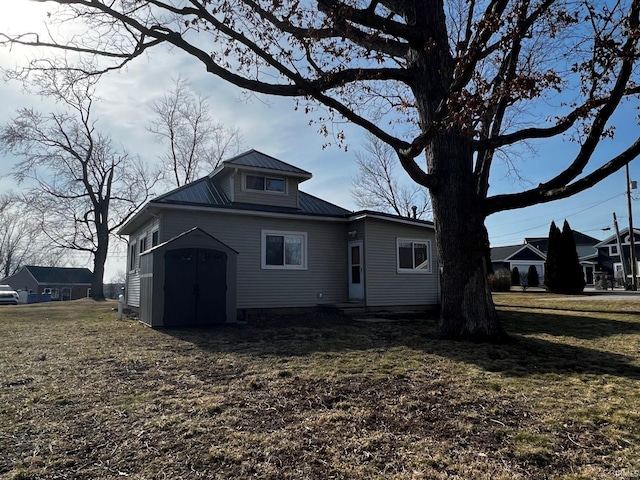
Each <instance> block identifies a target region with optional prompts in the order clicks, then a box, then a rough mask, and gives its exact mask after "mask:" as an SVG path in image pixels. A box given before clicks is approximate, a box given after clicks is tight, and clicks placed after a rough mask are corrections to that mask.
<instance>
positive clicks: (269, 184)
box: [244, 174, 286, 193]
mask: <svg viewBox="0 0 640 480" xmlns="http://www.w3.org/2000/svg"><path fill="white" fill-rule="evenodd" d="M244 189H245V190H254V191H257V192H272V193H285V191H286V182H285V179H284V178H280V177H265V176H263V175H249V174H247V175H245V177H244Z"/></svg>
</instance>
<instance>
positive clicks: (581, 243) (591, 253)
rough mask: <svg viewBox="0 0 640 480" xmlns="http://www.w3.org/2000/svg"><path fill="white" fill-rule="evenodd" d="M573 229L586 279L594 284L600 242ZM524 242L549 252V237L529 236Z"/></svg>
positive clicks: (577, 251)
mask: <svg viewBox="0 0 640 480" xmlns="http://www.w3.org/2000/svg"><path fill="white" fill-rule="evenodd" d="M572 231H573V239H574V241H575V242H576V253H577V254H578V259H579V260H580V265H582V271H583V273H584V278H585V281H586V282H587V285H593V284H594V282H595V276H596V275H595V272H596V271H598V262H597V254H596V245H597V244H598V243H599V242H600V240H598V239H597V238H593V237H591V236H589V235H586V234H584V233H582V232H578V231H577V230H572ZM524 242H525V243H526V244H529V245H533V246H534V247H536V248H537V249H538V250H540V251H541V252H542V253H544V254H545V255H546V254H547V250H548V245H549V238H547V237H528V238H525V239H524Z"/></svg>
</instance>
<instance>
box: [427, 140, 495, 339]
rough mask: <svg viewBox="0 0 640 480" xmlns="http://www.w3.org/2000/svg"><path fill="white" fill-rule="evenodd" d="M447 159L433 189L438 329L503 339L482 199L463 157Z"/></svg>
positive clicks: (450, 335) (453, 335)
mask: <svg viewBox="0 0 640 480" xmlns="http://www.w3.org/2000/svg"><path fill="white" fill-rule="evenodd" d="M452 153H453V152H452ZM449 158H450V159H451V160H449V161H447V162H446V167H445V168H444V170H446V172H443V171H441V172H440V173H441V174H444V175H445V177H446V178H447V180H446V181H444V182H442V184H441V186H440V187H438V188H436V189H433V190H432V202H433V214H434V219H435V222H436V240H437V248H438V257H439V259H440V267H441V268H442V276H441V279H442V283H441V288H442V306H441V314H440V325H439V331H438V334H439V336H440V337H441V338H446V339H456V340H459V339H461V340H472V341H481V342H484V341H489V342H502V341H504V340H506V339H507V338H508V337H507V335H506V334H505V332H504V330H503V329H502V327H501V326H500V322H499V321H498V316H497V314H496V310H495V307H494V304H493V299H492V297H491V292H490V290H489V283H488V279H487V275H488V272H487V264H486V257H487V255H486V251H487V249H488V244H489V239H488V235H487V230H486V228H485V226H484V214H483V213H482V201H481V199H478V198H475V193H474V189H473V186H472V185H470V184H469V183H470V182H472V181H473V178H472V177H473V176H472V174H471V171H470V169H468V168H466V167H465V166H464V165H465V164H466V163H467V162H464V161H460V160H462V159H460V157H458V160H457V161H456V160H454V159H455V158H456V157H449ZM461 165H462V168H460V166H461ZM441 170H442V169H441ZM465 177H468V178H465Z"/></svg>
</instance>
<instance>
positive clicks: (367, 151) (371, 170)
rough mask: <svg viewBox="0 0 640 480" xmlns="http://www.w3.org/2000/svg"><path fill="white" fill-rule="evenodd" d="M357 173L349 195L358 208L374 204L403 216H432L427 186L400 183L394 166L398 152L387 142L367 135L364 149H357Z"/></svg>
mask: <svg viewBox="0 0 640 480" xmlns="http://www.w3.org/2000/svg"><path fill="white" fill-rule="evenodd" d="M355 155H356V163H357V164H358V175H357V176H356V177H355V178H354V179H353V181H352V184H351V195H352V196H353V199H354V200H355V202H356V205H357V206H358V207H359V208H364V209H369V208H373V209H376V210H381V211H383V212H389V213H395V214H396V215H400V216H402V217H413V216H414V213H413V207H415V208H416V212H415V217H416V218H429V217H430V216H431V200H430V199H429V192H428V190H427V189H426V188H424V187H421V186H420V185H416V184H415V183H414V184H413V185H411V186H408V185H404V184H401V183H400V182H399V181H398V175H397V172H396V167H397V166H398V156H397V155H396V152H394V151H393V149H392V148H391V147H390V146H389V145H388V144H386V143H384V142H382V141H381V140H380V139H378V138H376V137H374V136H373V135H367V139H366V142H365V143H364V145H363V150H361V151H357V152H356V154H355Z"/></svg>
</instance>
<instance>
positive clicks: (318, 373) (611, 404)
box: [0, 292, 640, 480]
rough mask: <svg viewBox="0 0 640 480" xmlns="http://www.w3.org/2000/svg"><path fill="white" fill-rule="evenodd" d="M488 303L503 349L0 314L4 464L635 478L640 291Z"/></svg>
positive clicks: (14, 468) (12, 469)
mask: <svg viewBox="0 0 640 480" xmlns="http://www.w3.org/2000/svg"><path fill="white" fill-rule="evenodd" d="M495 298H496V303H497V304H498V305H499V307H498V308H499V310H500V315H501V318H502V319H503V322H504V324H505V327H506V328H507V330H508V331H509V332H510V333H511V334H512V335H513V338H514V342H513V343H512V344H508V345H475V344H468V343H455V342H443V341H436V340H434V339H433V331H434V327H435V320H433V319H423V320H414V321H407V322H398V323H363V322H353V321H348V320H345V319H343V318H341V317H335V316H326V315H325V316H321V315H319V314H318V315H307V316H304V317H301V318H284V317H280V318H276V319H270V320H269V321H267V320H263V321H257V322H255V323H251V324H249V325H243V326H235V327H220V328H216V329H211V330H165V331H156V330H152V329H150V328H147V327H145V326H143V325H141V324H139V323H137V322H136V321H133V320H131V319H127V320H123V321H116V319H115V317H116V316H115V313H114V312H113V311H112V308H113V307H114V306H115V304H114V303H111V302H107V303H94V302H93V301H90V300H81V301H75V302H66V303H50V304H40V305H24V306H17V307H13V306H8V307H3V308H0V342H1V343H0V478H2V479H11V480H18V479H20V480H26V479H67V478H68V479H115V478H118V479H121V478H130V479H164V478H166V479H196V478H205V479H210V478H213V479H226V478H229V479H238V478H240V479H242V478H261V479H262V478H264V479H274V480H275V479H323V480H324V479H332V478H335V479H373V478H384V479H492V480H493V479H509V480H514V479H640V459H639V458H640V314H639V313H638V312H640V298H638V300H635V301H632V300H625V301H616V302H602V301H597V300H593V299H586V300H584V299H580V300H578V299H576V298H573V297H558V296H550V295H544V294H537V293H533V292H527V293H524V294H523V293H512V294H500V295H496V297H495ZM567 309H572V310H567ZM258 320H260V319H258Z"/></svg>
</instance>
